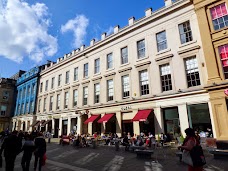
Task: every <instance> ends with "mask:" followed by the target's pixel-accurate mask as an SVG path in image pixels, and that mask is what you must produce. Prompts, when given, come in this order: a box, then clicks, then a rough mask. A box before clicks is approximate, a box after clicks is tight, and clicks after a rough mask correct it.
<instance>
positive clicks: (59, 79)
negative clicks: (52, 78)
mask: <svg viewBox="0 0 228 171" xmlns="http://www.w3.org/2000/svg"><path fill="white" fill-rule="evenodd" d="M61 81H62V74H59V75H58V87H60V86H61Z"/></svg>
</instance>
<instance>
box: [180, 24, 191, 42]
mask: <svg viewBox="0 0 228 171" xmlns="http://www.w3.org/2000/svg"><path fill="white" fill-rule="evenodd" d="M178 27H179V32H180V39H181V44H184V43H187V42H190V41H192V30H191V27H190V22H189V21H186V22H184V23H182V24H179V26H178Z"/></svg>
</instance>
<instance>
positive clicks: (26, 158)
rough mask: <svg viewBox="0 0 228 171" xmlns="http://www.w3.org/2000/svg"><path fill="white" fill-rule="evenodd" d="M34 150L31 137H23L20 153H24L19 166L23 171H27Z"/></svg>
mask: <svg viewBox="0 0 228 171" xmlns="http://www.w3.org/2000/svg"><path fill="white" fill-rule="evenodd" d="M34 150H35V144H34V141H33V138H32V135H29V134H27V135H26V136H25V143H24V145H23V147H22V151H24V153H23V156H22V160H21V166H22V169H23V171H29V166H30V161H31V158H32V153H33V152H34Z"/></svg>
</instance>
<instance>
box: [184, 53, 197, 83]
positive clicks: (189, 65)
mask: <svg viewBox="0 0 228 171" xmlns="http://www.w3.org/2000/svg"><path fill="white" fill-rule="evenodd" d="M185 68H186V76H187V82H188V87H193V86H198V85H200V76H199V69H198V64H197V59H196V57H190V58H187V59H185Z"/></svg>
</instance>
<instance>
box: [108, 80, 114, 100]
mask: <svg viewBox="0 0 228 171" xmlns="http://www.w3.org/2000/svg"><path fill="white" fill-rule="evenodd" d="M107 90H108V91H107V92H108V101H112V100H113V96H114V87H113V80H108V81H107Z"/></svg>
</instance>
